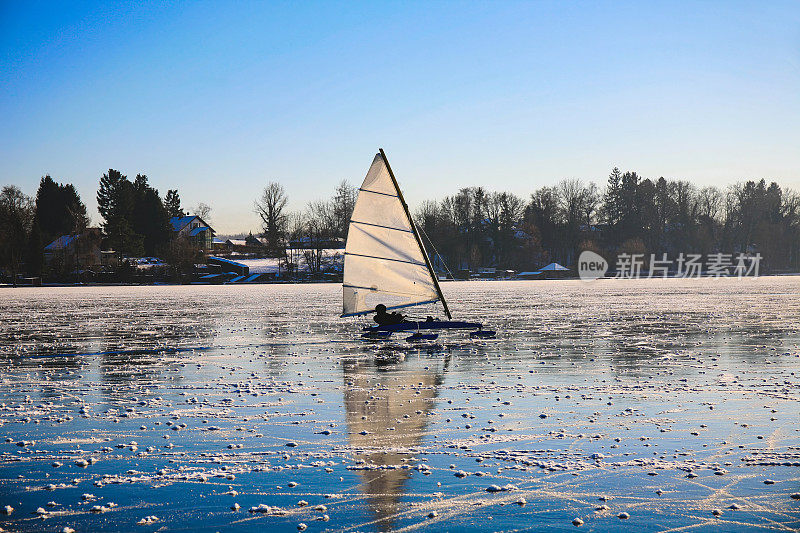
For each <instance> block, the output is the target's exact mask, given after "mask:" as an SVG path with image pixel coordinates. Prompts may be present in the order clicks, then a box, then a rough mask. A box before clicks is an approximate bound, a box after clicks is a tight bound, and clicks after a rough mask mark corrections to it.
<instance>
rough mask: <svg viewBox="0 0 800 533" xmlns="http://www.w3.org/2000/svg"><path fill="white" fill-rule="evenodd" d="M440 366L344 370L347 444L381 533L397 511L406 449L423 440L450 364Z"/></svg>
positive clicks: (406, 469)
mask: <svg viewBox="0 0 800 533" xmlns="http://www.w3.org/2000/svg"><path fill="white" fill-rule="evenodd" d="M435 362H437V361H436V360H434V361H431V363H435ZM439 362H440V363H439V364H440V365H441V367H440V369H439V370H433V369H432V370H423V369H416V370H409V369H408V368H407V367H406V366H405V364H404V365H399V366H398V365H389V366H385V365H384V366H381V365H378V364H376V362H372V361H370V362H368V361H364V360H358V361H353V360H347V361H344V363H343V365H342V367H343V369H344V381H345V384H346V387H345V391H344V406H345V415H346V420H347V429H348V431H347V434H348V441H349V444H350V447H351V448H352V449H353V451H354V456H355V457H354V458H355V459H356V461H357V463H358V464H357V466H356V468H360V469H359V470H358V473H359V475H360V477H361V491H362V492H363V493H364V494H365V495H366V497H367V504H368V505H369V508H370V510H371V511H372V513H373V515H374V519H375V521H376V525H377V528H378V530H379V531H388V530H390V529H392V522H393V517H394V516H395V515H396V514H397V513H398V512H400V511H401V498H402V496H403V494H404V486H405V484H406V482H407V480H408V478H409V477H410V476H411V472H412V470H411V469H410V466H412V465H411V464H409V462H408V460H409V458H410V457H411V453H410V452H409V449H410V448H414V447H416V446H419V445H420V444H421V443H422V441H423V439H424V436H425V432H426V429H427V417H428V415H429V413H430V411H431V410H432V409H433V407H434V403H435V399H436V396H437V394H438V387H439V385H440V384H441V383H442V380H443V374H444V372H445V371H446V368H447V363H448V359H444V360H443V361H442V360H439ZM429 366H430V365H429ZM431 368H432V367H431Z"/></svg>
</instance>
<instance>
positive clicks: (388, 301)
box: [342, 153, 439, 316]
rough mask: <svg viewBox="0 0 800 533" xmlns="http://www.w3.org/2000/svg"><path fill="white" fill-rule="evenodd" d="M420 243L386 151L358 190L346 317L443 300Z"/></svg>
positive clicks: (352, 221) (347, 259) (345, 289)
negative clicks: (386, 158) (380, 305)
mask: <svg viewBox="0 0 800 533" xmlns="http://www.w3.org/2000/svg"><path fill="white" fill-rule="evenodd" d="M424 253H425V251H424V249H423V248H422V244H421V242H419V241H418V240H417V237H416V236H415V233H414V229H413V227H412V222H411V220H410V218H409V216H408V214H407V212H406V208H405V207H404V206H403V202H402V200H401V197H400V194H399V193H398V190H397V187H396V186H395V182H394V180H393V179H392V176H391V174H390V171H389V168H388V166H387V164H386V160H385V159H384V156H383V155H382V154H380V153H378V154H377V155H376V156H375V159H374V160H373V161H372V166H370V168H369V172H367V177H366V178H364V183H362V184H361V188H360V189H359V192H358V199H357V200H356V205H355V208H354V209H353V216H352V218H351V219H350V229H349V230H348V234H347V246H346V247H345V252H344V254H345V255H344V282H343V284H342V293H343V294H342V300H343V311H342V316H353V315H360V314H366V313H370V312H372V311H373V310H374V309H375V306H376V305H377V304H379V303H382V304H384V305H386V307H387V308H390V309H391V308H398V307H406V306H409V305H417V304H423V303H432V302H435V301H436V300H438V299H439V296H438V292H437V286H436V282H435V281H434V279H433V276H432V275H431V271H430V269H429V268H428V265H427V263H426V260H427V258H426V256H425V255H423V254H424Z"/></svg>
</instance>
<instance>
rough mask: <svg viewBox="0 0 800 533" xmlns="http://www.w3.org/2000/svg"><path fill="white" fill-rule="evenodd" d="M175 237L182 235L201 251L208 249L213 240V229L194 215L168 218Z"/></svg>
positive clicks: (211, 245)
mask: <svg viewBox="0 0 800 533" xmlns="http://www.w3.org/2000/svg"><path fill="white" fill-rule="evenodd" d="M169 222H170V224H172V230H173V231H174V232H175V233H176V236H177V237H184V238H186V239H189V240H190V241H191V242H193V243H195V244H196V245H197V247H198V248H199V249H201V250H203V251H210V250H211V249H212V247H213V242H214V230H213V229H212V228H211V226H209V225H208V224H206V223H205V222H204V221H203V219H202V218H200V217H198V216H196V215H189V216H185V217H172V218H171V219H169Z"/></svg>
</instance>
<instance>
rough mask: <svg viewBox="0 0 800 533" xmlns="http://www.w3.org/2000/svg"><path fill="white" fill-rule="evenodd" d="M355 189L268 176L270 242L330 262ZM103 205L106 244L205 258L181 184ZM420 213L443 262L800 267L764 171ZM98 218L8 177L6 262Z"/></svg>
mask: <svg viewBox="0 0 800 533" xmlns="http://www.w3.org/2000/svg"><path fill="white" fill-rule="evenodd" d="M357 192H358V191H357V189H356V188H355V187H354V186H352V185H350V184H349V183H348V182H347V181H342V182H340V183H339V185H338V186H337V187H336V188H335V190H334V191H332V195H331V197H329V198H328V199H325V200H318V201H314V202H311V203H309V204H307V205H306V206H305V207H304V208H303V209H300V210H295V211H289V210H288V209H287V205H288V196H287V194H286V191H285V189H284V187H283V186H282V185H281V184H280V183H278V182H271V183H269V184H268V185H267V187H266V188H265V189H264V191H263V193H262V195H261V196H260V198H258V199H257V200H256V201H255V205H254V209H255V212H256V213H257V214H258V215H259V218H260V220H261V232H260V235H261V237H262V239H263V241H264V242H265V243H266V248H267V250H268V253H269V254H270V255H272V256H275V257H280V258H281V259H282V265H283V266H284V268H285V269H286V270H287V271H289V272H291V271H292V269H293V268H296V267H297V264H298V263H299V261H300V260H303V261H304V262H305V264H306V265H307V267H308V269H309V270H310V271H311V272H312V273H314V272H320V271H323V270H325V268H326V253H325V250H328V249H331V248H337V247H340V246H341V245H342V244H343V242H344V241H345V239H346V238H347V230H348V223H349V220H350V216H351V214H352V211H353V207H354V205H355V201H356V198H357ZM97 205H98V211H99V212H100V215H101V217H102V219H103V220H102V224H101V228H102V231H103V238H104V248H105V249H113V250H115V251H117V252H119V253H120V254H121V255H123V256H134V257H135V256H142V255H149V256H160V257H165V258H167V259H170V260H171V261H173V262H175V263H179V264H181V265H184V267H185V268H189V266H190V265H191V264H192V263H193V261H195V260H196V259H197V256H196V250H194V249H193V248H192V247H191V246H188V245H186V243H184V246H180V244H181V243H176V242H175V239H172V228H171V226H170V224H169V219H170V217H175V216H184V215H185V214H186V211H185V210H184V209H183V208H182V207H181V200H180V195H179V194H178V191H177V189H170V190H168V191H167V193H166V194H165V195H164V197H163V198H162V197H161V196H160V195H159V192H158V190H157V189H155V188H153V187H152V186H151V185H150V184H149V180H148V178H147V176H146V175H144V174H137V175H136V177H135V178H134V179H133V180H130V179H128V178H127V176H125V175H123V174H122V173H120V172H119V171H117V170H114V169H109V171H108V172H107V173H104V174H103V176H102V177H101V179H100V183H99V188H98V191H97ZM194 214H197V215H199V216H200V217H201V218H203V219H204V221H205V222H207V223H210V221H209V219H208V217H209V215H210V207H208V206H207V205H205V204H200V205H198V206H197V207H196V208H195V209H194ZM414 219H415V221H416V224H417V227H418V228H419V229H420V233H421V234H422V238H423V241H424V242H425V244H426V246H427V247H428V248H429V253H430V255H431V256H432V258H433V259H434V263H435V264H436V265H437V266H439V267H443V266H444V265H448V266H449V268H450V269H453V270H456V269H470V270H474V269H476V268H479V267H495V268H499V269H514V270H530V269H535V268H538V267H541V266H542V265H544V264H546V263H548V262H551V261H557V262H560V263H562V264H565V265H568V266H569V265H571V264H573V263H574V261H575V258H576V256H577V254H578V253H580V251H582V250H587V249H588V250H593V251H597V252H599V253H601V254H604V255H605V256H606V257H607V258H613V256H614V255H615V254H618V253H623V252H624V253H643V254H650V253H652V254H658V255H659V256H660V255H661V254H664V253H666V254H678V253H680V252H684V253H700V254H709V253H714V252H723V253H733V254H735V253H740V252H743V253H755V252H758V253H760V254H761V255H762V257H763V260H762V266H763V267H764V268H766V269H772V270H794V271H797V270H798V269H800V194H798V193H797V192H796V191H793V190H791V189H784V188H781V186H780V185H778V184H777V183H775V182H770V183H767V181H766V180H763V179H761V180H757V181H756V180H749V181H746V182H740V183H736V184H734V185H730V186H728V187H725V188H718V187H703V188H699V187H696V186H695V185H693V184H691V183H690V182H688V181H686V180H668V179H665V178H663V177H661V178H658V179H650V178H642V177H640V176H639V175H638V174H637V173H636V172H633V171H628V172H622V171H620V170H619V169H617V168H614V169H613V170H612V171H611V173H610V174H609V176H608V179H607V181H606V183H605V184H604V186H603V187H602V188H601V187H598V186H597V185H596V184H595V183H594V182H591V181H589V182H585V181H582V180H577V179H565V180H562V181H560V182H558V183H557V184H555V185H553V186H545V187H541V188H539V189H537V190H535V191H534V192H533V193H532V194H530V195H529V196H528V197H527V198H523V197H520V196H517V195H515V194H513V193H511V192H499V191H490V190H488V189H486V188H484V187H465V188H462V189H460V190H459V191H458V192H456V193H455V194H453V195H450V196H447V197H445V198H443V199H441V200H438V201H437V200H426V201H424V202H423V203H422V204H421V205H420V206H419V208H418V209H416V211H415V213H414ZM88 224H89V217H88V216H87V211H86V206H85V204H84V203H83V202H82V201H81V198H80V196H79V195H78V192H77V191H76V189H75V187H74V186H73V185H72V184H69V183H58V182H56V181H55V180H54V179H53V178H51V177H50V176H49V175H48V176H45V177H43V178H41V181H40V183H39V188H38V190H37V192H36V196H35V197H34V198H30V197H28V196H26V195H25V194H24V193H22V192H21V191H20V189H19V188H17V187H15V186H13V185H8V186H5V187H4V188H3V189H2V191H1V192H0V266H3V267H4V268H5V269H6V271H7V272H8V273H10V274H12V276H14V277H15V276H16V274H17V273H20V272H21V270H22V267H23V266H24V271H25V272H26V273H28V274H30V275H39V274H40V273H41V271H42V266H43V253H42V252H43V248H44V246H46V245H47V244H48V243H50V242H52V241H53V240H54V239H56V238H58V237H59V236H61V235H69V234H76V233H80V232H81V231H83V230H84V229H85V228H86V227H87V225H88ZM187 265H189V266H187Z"/></svg>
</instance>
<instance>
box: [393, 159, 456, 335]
mask: <svg viewBox="0 0 800 533" xmlns="http://www.w3.org/2000/svg"><path fill="white" fill-rule="evenodd" d="M378 150H380V153H381V157H382V158H383V162H384V163H385V164H386V170H388V171H389V177H390V178H391V179H392V183H393V184H394V188H395V190H396V191H397V197H398V198H399V199H400V204H401V205H402V206H403V210H404V211H405V212H406V216H407V217H408V222H409V224H410V225H411V231H412V232H413V233H414V238H415V239H416V240H417V244H418V245H419V249H420V250H421V251H422V258H423V259H425V266H427V267H428V272H429V273H430V275H431V279H432V280H433V286H434V287H435V288H436V294H438V295H439V299H440V300H441V301H442V306H443V307H444V314H445V315H447V318H448V319H452V318H453V317H452V316H451V315H450V309H449V308H448V307H447V300H445V299H444V294H442V288H441V287H439V279H438V278H437V277H436V273H435V272H434V271H433V266H431V261H430V259H429V258H428V252H426V251H425V246H424V245H423V244H422V239H420V238H419V233H417V226H416V224H414V219H413V218H411V213H409V211H408V205H407V204H406V200H405V198H403V193H402V191H401V190H400V186H399V185H398V184H397V179H396V178H395V177H394V172H392V167H391V166H390V165H389V160H388V159H387V158H386V154H385V153H384V152H383V148H378Z"/></svg>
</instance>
